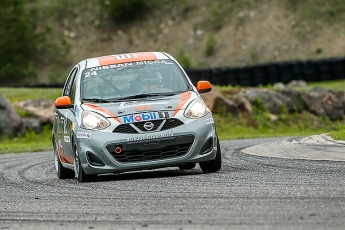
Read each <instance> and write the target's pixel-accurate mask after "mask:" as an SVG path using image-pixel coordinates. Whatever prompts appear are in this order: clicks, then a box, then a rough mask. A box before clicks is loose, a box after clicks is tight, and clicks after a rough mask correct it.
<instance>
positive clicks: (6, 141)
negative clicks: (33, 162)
mask: <svg viewBox="0 0 345 230" xmlns="http://www.w3.org/2000/svg"><path fill="white" fill-rule="evenodd" d="M51 136H52V129H51V127H50V126H45V127H44V128H43V131H42V133H40V134H36V133H35V132H33V131H30V132H27V133H26V134H25V135H24V136H22V137H15V138H6V137H3V138H1V139H0V154H3V153H22V152H38V151H50V150H53V145H52V142H51Z"/></svg>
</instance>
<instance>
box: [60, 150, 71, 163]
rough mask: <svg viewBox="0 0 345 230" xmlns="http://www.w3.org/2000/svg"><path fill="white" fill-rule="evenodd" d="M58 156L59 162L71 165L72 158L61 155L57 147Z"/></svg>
mask: <svg viewBox="0 0 345 230" xmlns="http://www.w3.org/2000/svg"><path fill="white" fill-rule="evenodd" d="M58 154H59V156H60V160H61V162H63V163H68V164H73V161H74V158H73V157H69V156H66V155H63V154H62V152H61V150H60V148H59V147H58Z"/></svg>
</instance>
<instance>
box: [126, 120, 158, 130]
mask: <svg viewBox="0 0 345 230" xmlns="http://www.w3.org/2000/svg"><path fill="white" fill-rule="evenodd" d="M163 121H164V120H154V121H141V122H135V123H133V125H135V126H136V127H137V128H138V129H140V130H141V131H144V132H147V131H156V130H157V129H158V127H159V126H160V124H162V122H163ZM146 122H151V123H152V124H153V125H154V127H153V129H151V130H147V129H145V128H144V125H145V123H146Z"/></svg>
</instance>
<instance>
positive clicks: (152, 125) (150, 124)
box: [144, 122, 155, 130]
mask: <svg viewBox="0 0 345 230" xmlns="http://www.w3.org/2000/svg"><path fill="white" fill-rule="evenodd" d="M153 127H155V125H154V124H153V123H152V122H146V123H145V124H144V128H145V129H146V130H152V129H153Z"/></svg>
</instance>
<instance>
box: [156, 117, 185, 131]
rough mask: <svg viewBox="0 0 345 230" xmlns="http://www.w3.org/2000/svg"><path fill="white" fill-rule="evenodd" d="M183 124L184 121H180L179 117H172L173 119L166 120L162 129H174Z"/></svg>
mask: <svg viewBox="0 0 345 230" xmlns="http://www.w3.org/2000/svg"><path fill="white" fill-rule="evenodd" d="M183 124H184V123H183V122H182V121H180V120H179V119H176V118H171V119H168V120H166V122H165V123H164V125H163V127H162V129H161V130H167V129H172V128H175V127H178V126H180V125H183Z"/></svg>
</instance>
